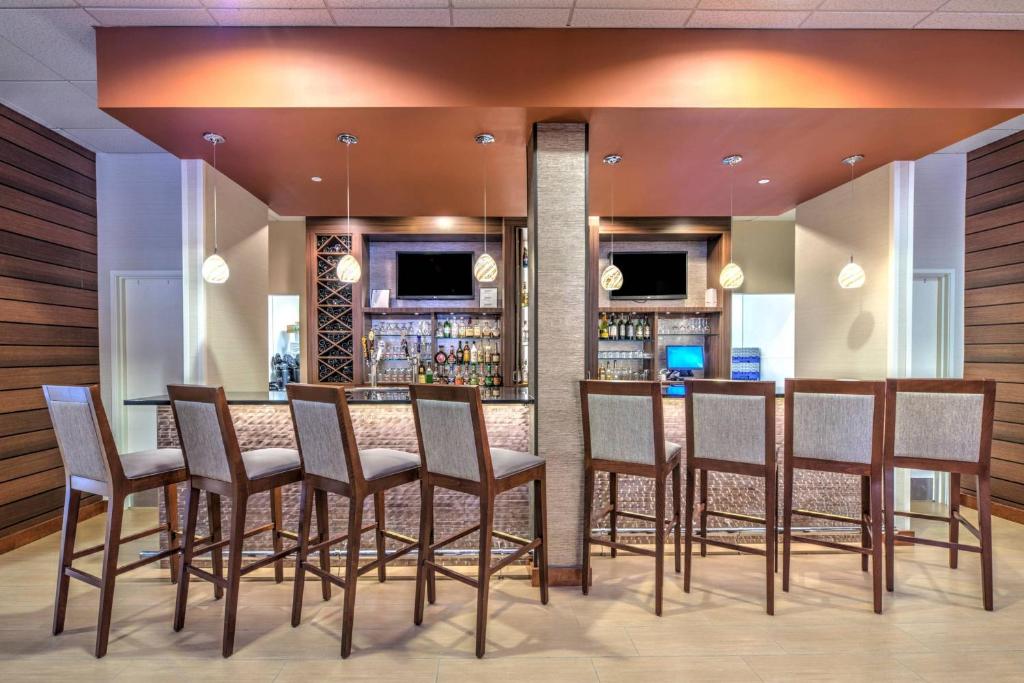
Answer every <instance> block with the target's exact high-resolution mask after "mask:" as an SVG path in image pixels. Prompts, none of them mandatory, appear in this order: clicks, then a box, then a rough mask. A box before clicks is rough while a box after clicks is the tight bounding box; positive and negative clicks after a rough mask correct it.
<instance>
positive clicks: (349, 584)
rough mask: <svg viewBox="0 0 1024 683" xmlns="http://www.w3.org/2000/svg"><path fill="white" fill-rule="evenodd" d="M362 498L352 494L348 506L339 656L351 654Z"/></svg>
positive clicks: (361, 524) (361, 521)
mask: <svg viewBox="0 0 1024 683" xmlns="http://www.w3.org/2000/svg"><path fill="white" fill-rule="evenodd" d="M362 527H363V500H362V498H358V499H357V498H356V497H355V496H353V497H352V498H351V499H350V503H349V508H348V544H347V546H346V548H345V598H344V607H343V608H342V617H341V657H342V659H344V658H345V657H348V656H349V655H350V654H352V626H353V623H354V621H355V616H356V584H357V583H359V545H360V540H361V538H360V536H361V534H360V529H362Z"/></svg>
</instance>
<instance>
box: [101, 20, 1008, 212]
mask: <svg viewBox="0 0 1024 683" xmlns="http://www.w3.org/2000/svg"><path fill="white" fill-rule="evenodd" d="M794 33H799V34H800V35H799V36H794V35H793V34H794ZM684 35H685V37H683V36H684ZM940 58H941V59H940ZM98 60H99V62H98V63H99V103H100V106H101V108H103V109H105V110H106V111H108V112H109V113H110V114H112V115H113V116H115V117H117V118H119V119H120V120H122V121H123V122H125V123H126V124H128V125H129V126H131V127H132V128H134V129H136V130H138V131H139V132H140V133H142V134H143V135H145V136H147V137H149V138H150V139H152V140H153V141H154V142H156V143H158V144H159V145H161V146H162V147H164V148H165V149H167V150H168V151H170V152H172V153H174V154H176V155H177V156H180V157H183V158H195V157H203V158H207V159H209V158H210V150H209V145H208V143H205V142H203V141H202V139H201V134H202V133H203V132H204V131H207V130H213V131H216V132H219V133H221V134H222V135H224V136H225V137H226V138H227V141H228V142H227V144H226V145H224V146H223V147H221V148H220V149H219V150H218V165H219V167H220V169H221V170H222V171H223V172H224V173H225V174H227V175H228V176H229V177H231V178H233V179H234V180H235V181H237V182H238V183H239V184H241V185H242V186H243V187H245V188H246V189H248V190H249V191H250V192H252V193H253V194H254V195H256V196H257V197H259V198H261V199H263V200H264V201H266V202H267V203H268V204H269V205H270V206H271V208H273V209H274V210H275V211H277V212H278V213H280V214H283V215H338V214H343V213H344V211H345V202H344V200H345V193H344V147H343V146H342V145H340V144H339V143H337V142H336V141H335V138H336V136H337V134H338V133H340V132H343V131H345V132H351V133H354V134H356V135H358V136H359V138H360V143H359V144H358V145H357V146H356V147H354V148H353V149H352V212H353V214H356V215H364V216H372V215H380V216H402V215H479V214H480V213H482V211H483V197H482V195H483V171H484V163H485V155H486V158H487V159H486V163H487V165H488V177H489V179H490V182H489V202H488V211H489V213H490V214H491V215H495V216H497V215H509V216H513V215H516V216H521V215H525V213H526V145H527V142H528V139H529V134H530V128H531V125H532V124H533V123H534V122H537V121H566V120H576V121H587V122H589V124H590V169H591V185H590V204H591V206H590V213H592V214H600V215H607V214H608V213H610V211H611V207H610V205H609V202H608V198H609V195H610V192H609V189H610V180H611V178H610V174H611V173H614V174H615V183H616V191H615V195H616V206H615V213H616V214H618V215H633V216H667V215H722V214H726V213H728V211H729V178H728V171H727V170H726V169H725V168H724V167H723V166H722V165H721V163H720V160H721V158H722V157H723V156H724V155H726V154H733V153H739V154H742V155H743V156H744V159H745V160H744V163H743V164H741V165H740V166H738V167H737V168H736V169H735V172H734V175H735V178H734V182H735V188H736V189H735V208H734V212H735V213H736V214H738V215H776V214H779V213H782V212H784V211H786V210H788V209H790V208H792V207H793V206H794V205H795V204H796V203H798V202H800V201H802V200H805V199H808V198H811V197H814V196H816V195H818V194H820V193H821V192H823V191H826V190H828V189H830V188H832V187H835V186H836V185H839V184H841V183H842V182H844V181H845V180H846V179H848V177H849V169H848V168H847V167H846V166H844V165H843V164H841V163H840V160H841V159H842V158H843V157H845V156H847V155H849V154H853V153H860V154H864V155H865V156H866V160H865V162H864V163H863V164H861V165H860V166H859V167H858V169H857V172H858V173H864V172H867V171H869V170H871V169H872V168H875V167H878V166H880V165H883V164H885V163H887V162H889V161H892V160H897V159H916V158H918V157H921V156H923V155H925V154H928V153H930V152H932V151H935V150H937V149H939V148H941V147H944V146H946V145H948V144H951V143H953V142H956V141H957V140H960V139H962V138H964V137H967V136H969V135H971V134H973V133H976V132H978V131H980V130H983V129H985V128H988V127H990V126H992V125H994V124H996V123H999V122H1001V121H1004V120H1006V119H1009V118H1011V117H1013V116H1015V115H1017V114H1019V113H1021V112H1022V111H1024V93H1022V92H1021V91H1020V89H1019V87H1017V86H1016V85H1015V84H1016V82H1017V81H1016V75H1015V71H1016V70H1021V71H1016V73H1019V72H1022V71H1024V36H1022V37H1018V36H1016V35H1011V36H1008V35H1006V34H1004V33H1002V32H955V33H950V32H938V33H935V32H931V33H930V35H924V36H923V35H922V34H921V33H912V32H901V31H885V32H872V31H852V32H851V31H822V32H817V31H811V32H807V31H804V32H785V31H782V32H777V31H758V32H751V31H707V32H705V31H686V32H672V31H616V32H606V31H580V30H573V31H567V32H565V31H460V30H441V31H434V30H421V31H416V30H406V29H380V30H346V29H316V30H305V31H303V30H301V29H261V30H253V31H246V30H225V29H187V28H181V29H101V30H100V31H99V32H98ZM983 67H984V68H983ZM727 105H731V106H727ZM483 131H487V132H491V133H493V134H494V135H495V136H496V137H497V139H498V141H497V144H495V145H491V146H489V147H486V148H484V147H480V146H478V145H476V144H475V143H474V142H473V136H474V135H475V134H476V133H479V132H483ZM613 152H614V153H618V154H622V155H623V157H624V163H622V164H621V165H619V166H618V167H616V168H615V169H614V170H613V169H611V168H609V167H607V166H604V165H603V164H601V158H602V157H603V156H604V155H605V154H608V153H613ZM314 175H316V176H321V177H322V178H323V179H324V180H323V182H322V183H313V182H311V181H310V177H311V176H314ZM762 177H767V178H770V179H771V181H772V182H771V183H769V184H767V185H758V184H757V183H756V180H757V179H758V178H762Z"/></svg>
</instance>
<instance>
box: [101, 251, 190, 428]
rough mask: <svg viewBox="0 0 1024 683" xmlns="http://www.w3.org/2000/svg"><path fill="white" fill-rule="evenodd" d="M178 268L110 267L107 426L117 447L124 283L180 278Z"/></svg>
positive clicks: (121, 417)
mask: <svg viewBox="0 0 1024 683" xmlns="http://www.w3.org/2000/svg"><path fill="white" fill-rule="evenodd" d="M180 279H181V271H180V270H112V271H110V407H111V411H110V414H109V417H110V430H111V431H112V432H113V433H114V442H115V443H116V444H118V447H119V448H120V446H121V443H122V438H123V429H124V424H125V423H126V422H127V419H128V416H127V407H126V406H125V405H124V401H125V399H127V398H129V397H128V396H125V395H124V394H125V386H126V381H125V375H124V373H125V372H126V367H125V359H124V353H125V342H124V335H125V323H126V320H125V315H124V284H125V282H126V281H127V280H180Z"/></svg>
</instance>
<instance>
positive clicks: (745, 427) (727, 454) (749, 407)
mask: <svg viewBox="0 0 1024 683" xmlns="http://www.w3.org/2000/svg"><path fill="white" fill-rule="evenodd" d="M698 471H699V472H700V502H699V503H698V505H699V506H700V533H699V534H694V533H693V501H694V479H695V477H696V473H697V472H698ZM711 471H716V472H729V473H732V474H741V475H746V476H750V477H760V478H762V479H764V482H765V483H764V507H765V515H764V517H763V518H761V517H754V516H751V515H744V514H739V513H736V512H724V511H718V510H712V509H709V508H708V474H709V473H710V472H711ZM777 482H778V473H777V470H776V465H775V382H733V381H727V380H710V379H688V380H686V503H687V504H686V519H685V520H684V522H683V529H684V534H685V549H684V551H683V556H684V569H683V590H684V591H685V592H687V593H689V592H690V564H691V550H692V547H693V539H694V538H696V539H697V541H699V542H700V554H701V556H702V557H703V556H705V555H707V546H708V545H713V546H718V547H720V548H728V549H730V550H737V551H739V552H743V553H751V554H754V555H763V556H764V557H765V561H766V562H765V569H766V571H765V578H766V584H765V585H766V590H767V598H768V605H767V610H768V614H774V613H775V552H776V549H775V544H776V537H777V528H776V521H775V512H776V505H777V501H776V498H777V493H778V492H777V490H776V489H777V486H778V484H777ZM708 517H722V518H724V519H734V520H738V521H741V522H747V523H753V524H764V526H765V530H764V534H765V549H764V550H759V549H757V548H750V547H747V546H743V545H739V544H736V543H729V542H728V541H722V540H719V539H714V538H709V537H708V535H707V519H708Z"/></svg>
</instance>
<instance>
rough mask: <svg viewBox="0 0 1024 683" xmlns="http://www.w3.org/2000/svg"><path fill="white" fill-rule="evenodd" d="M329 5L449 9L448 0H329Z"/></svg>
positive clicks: (369, 7) (358, 7) (370, 7)
mask: <svg viewBox="0 0 1024 683" xmlns="http://www.w3.org/2000/svg"><path fill="white" fill-rule="evenodd" d="M327 6H328V7H341V8H354V9H437V8H439V7H440V8H444V9H448V0H327Z"/></svg>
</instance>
